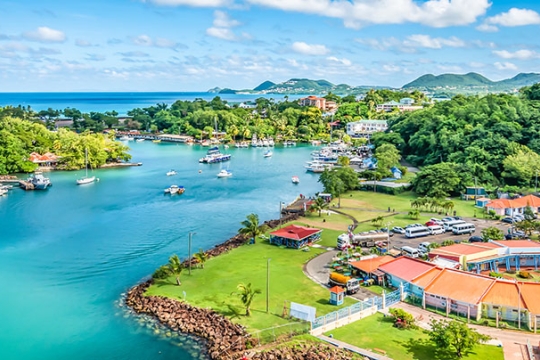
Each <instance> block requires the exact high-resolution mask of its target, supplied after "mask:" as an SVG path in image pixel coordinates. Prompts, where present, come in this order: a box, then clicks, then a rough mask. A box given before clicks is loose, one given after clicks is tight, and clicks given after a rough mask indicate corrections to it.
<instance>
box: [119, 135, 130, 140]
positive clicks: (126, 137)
mask: <svg viewBox="0 0 540 360" xmlns="http://www.w3.org/2000/svg"><path fill="white" fill-rule="evenodd" d="M118 140H120V141H129V140H132V139H131V138H130V137H129V136H127V135H124V136H122V137H120V139H118Z"/></svg>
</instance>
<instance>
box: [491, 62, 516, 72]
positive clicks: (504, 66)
mask: <svg viewBox="0 0 540 360" xmlns="http://www.w3.org/2000/svg"><path fill="white" fill-rule="evenodd" d="M493 65H495V67H496V68H497V69H499V70H517V69H518V68H517V66H516V65H515V64H512V63H511V62H503V63H501V62H496V63H494V64H493Z"/></svg>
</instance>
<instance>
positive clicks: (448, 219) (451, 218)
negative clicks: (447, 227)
mask: <svg viewBox="0 0 540 360" xmlns="http://www.w3.org/2000/svg"><path fill="white" fill-rule="evenodd" d="M454 220H455V219H454V218H453V217H445V218H442V220H441V221H442V222H449V221H454Z"/></svg>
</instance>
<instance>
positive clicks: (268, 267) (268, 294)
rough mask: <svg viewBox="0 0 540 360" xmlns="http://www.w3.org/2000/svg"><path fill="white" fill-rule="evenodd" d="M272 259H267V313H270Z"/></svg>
mask: <svg viewBox="0 0 540 360" xmlns="http://www.w3.org/2000/svg"><path fill="white" fill-rule="evenodd" d="M270 260H272V259H270V258H268V259H266V313H267V314H268V311H269V306H268V304H269V299H270Z"/></svg>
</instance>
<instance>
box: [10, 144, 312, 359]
mask: <svg viewBox="0 0 540 360" xmlns="http://www.w3.org/2000/svg"><path fill="white" fill-rule="evenodd" d="M129 146H130V147H131V148H132V151H131V153H132V155H133V159H132V160H133V161H134V162H142V163H143V166H140V167H129V168H121V169H106V170H97V171H93V172H92V175H95V176H97V177H98V178H99V179H100V181H99V182H97V183H93V184H89V185H83V186H77V185H76V182H75V181H76V179H77V178H79V177H81V176H82V175H83V171H77V172H53V173H49V174H48V176H49V177H50V178H51V181H52V183H53V186H52V187H51V188H50V189H49V190H46V191H28V192H24V191H23V190H20V189H13V190H10V193H9V195H7V196H4V197H0V289H1V292H0V294H1V296H0V359H3V360H11V359H13V360H26V359H55V360H59V359H96V358H100V359H173V358H174V359H180V360H183V359H195V358H199V357H200V350H199V349H198V347H194V346H193V344H192V343H187V344H186V343H185V342H184V341H181V340H179V339H170V338H167V337H162V336H161V335H160V334H156V333H157V331H156V330H155V329H148V328H147V327H143V326H141V325H140V324H139V323H138V319H137V318H135V317H133V316H128V315H126V312H125V311H124V310H123V309H122V308H121V307H120V306H119V299H120V297H121V294H122V293H125V291H126V290H127V289H128V288H129V287H130V286H132V285H134V284H136V283H137V282H139V281H140V280H142V279H144V278H145V277H147V276H149V275H150V274H151V273H152V272H153V271H154V270H155V269H156V268H157V267H158V266H159V265H160V264H162V263H165V262H167V259H168V257H169V256H170V255H171V254H178V255H179V256H180V257H181V258H183V257H186V256H187V252H188V247H187V240H188V233H189V232H190V231H192V232H195V235H194V236H193V251H198V250H199V249H200V248H201V249H208V248H210V247H212V246H214V245H216V244H218V243H220V242H223V241H224V240H226V239H228V238H229V237H231V236H233V235H235V234H236V232H237V230H238V228H240V226H241V225H240V222H241V221H242V220H244V219H245V217H246V215H247V214H249V213H256V214H258V215H259V217H260V218H261V220H268V219H275V218H278V216H279V206H280V203H281V202H285V203H289V202H291V201H292V200H294V199H295V197H296V196H298V195H299V194H300V193H302V194H307V195H310V194H314V193H315V192H317V191H320V190H321V185H320V183H318V176H317V175H314V174H309V173H305V169H304V167H303V166H304V164H305V161H307V160H309V154H310V152H311V151H312V149H313V148H312V147H310V146H304V147H302V146H299V147H296V148H282V147H276V148H275V149H274V154H273V156H272V157H271V158H265V157H264V156H263V154H264V152H265V150H263V149H253V148H249V149H235V148H230V149H227V150H223V149H222V151H224V152H227V153H231V154H232V160H231V161H228V162H225V163H219V164H210V165H207V164H199V163H198V159H199V158H201V157H203V156H204V155H205V153H206V150H207V148H202V147H200V146H188V145H183V144H164V143H162V144H154V143H152V142H150V141H146V142H143V143H135V142H129ZM171 169H174V170H176V171H177V173H178V174H177V175H176V176H166V173H167V172H168V171H169V170H171ZM221 169H229V170H230V171H231V172H232V173H233V176H232V177H229V178H218V177H217V173H218V172H219V171H220V170H221ZM294 175H298V176H299V178H300V184H298V185H294V184H293V183H292V181H291V177H292V176H294ZM172 184H176V185H181V186H185V188H186V192H185V193H184V194H182V195H177V196H169V195H165V194H164V189H165V188H167V187H169V186H170V185H172ZM180 343H182V344H184V345H183V346H181V345H179V344H180Z"/></svg>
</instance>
